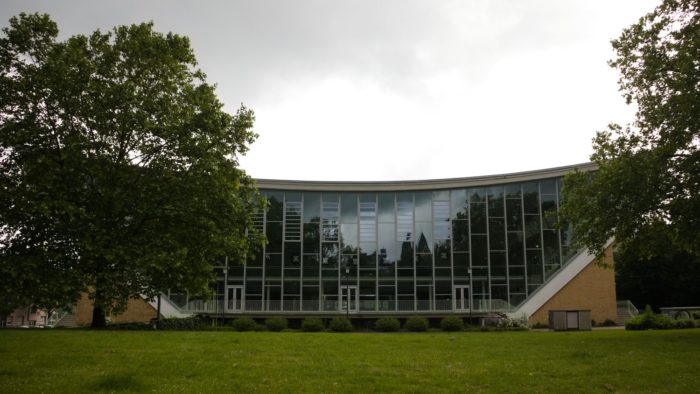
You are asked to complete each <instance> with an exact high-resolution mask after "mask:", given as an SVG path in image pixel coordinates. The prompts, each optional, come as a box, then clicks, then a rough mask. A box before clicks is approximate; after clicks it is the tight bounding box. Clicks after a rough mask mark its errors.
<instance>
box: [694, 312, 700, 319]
mask: <svg viewBox="0 0 700 394" xmlns="http://www.w3.org/2000/svg"><path fill="white" fill-rule="evenodd" d="M693 319H695V320H700V312H693Z"/></svg>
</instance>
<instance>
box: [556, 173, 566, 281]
mask: <svg viewBox="0 0 700 394" xmlns="http://www.w3.org/2000/svg"><path fill="white" fill-rule="evenodd" d="M559 181H560V179H557V187H556V192H557V194H556V197H555V200H556V204H557V225H556V226H557V227H558V228H557V239H558V240H559V248H558V249H559V268H561V267H563V266H564V247H563V244H562V240H561V227H560V226H559V204H560V201H559ZM559 268H557V269H559Z"/></svg>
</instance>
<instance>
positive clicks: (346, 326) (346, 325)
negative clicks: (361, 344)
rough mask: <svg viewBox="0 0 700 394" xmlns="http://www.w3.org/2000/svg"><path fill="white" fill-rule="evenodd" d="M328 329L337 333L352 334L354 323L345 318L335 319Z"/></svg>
mask: <svg viewBox="0 0 700 394" xmlns="http://www.w3.org/2000/svg"><path fill="white" fill-rule="evenodd" d="M328 328H329V329H330V330H331V331H335V332H350V331H352V323H351V322H350V320H348V319H347V318H345V317H334V318H333V319H331V322H330V323H329V324H328Z"/></svg>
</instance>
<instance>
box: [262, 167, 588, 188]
mask: <svg viewBox="0 0 700 394" xmlns="http://www.w3.org/2000/svg"><path fill="white" fill-rule="evenodd" d="M597 168H598V166H597V165H596V164H595V163H580V164H574V165H569V166H562V167H554V168H547V169H541V170H533V171H523V172H513V173H509V174H497V175H482V176H475V177H467V178H447V179H426V180H409V181H370V182H356V181H301V180H282V179H256V180H255V182H256V184H257V187H258V188H260V189H274V190H307V191H399V190H433V189H451V188H461V187H477V186H490V185H498V184H505V183H513V182H527V181H533V180H538V179H545V178H552V177H558V176H563V175H565V174H566V173H569V172H571V171H574V170H580V171H594V170H596V169H597Z"/></svg>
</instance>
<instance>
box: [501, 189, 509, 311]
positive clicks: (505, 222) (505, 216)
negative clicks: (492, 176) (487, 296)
mask: <svg viewBox="0 0 700 394" xmlns="http://www.w3.org/2000/svg"><path fill="white" fill-rule="evenodd" d="M506 203H507V202H506V189H505V187H504V188H503V237H504V240H505V244H504V245H505V247H504V249H505V251H504V255H505V258H506V298H507V299H506V302H507V303H508V311H509V312H510V309H511V308H510V259H509V258H508V214H507V211H506Z"/></svg>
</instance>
